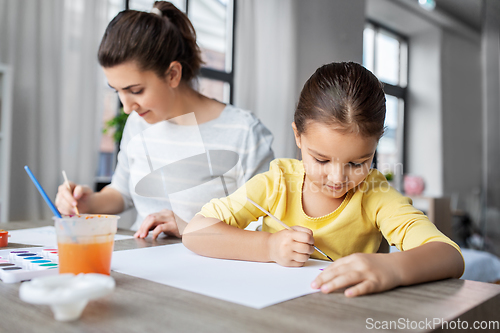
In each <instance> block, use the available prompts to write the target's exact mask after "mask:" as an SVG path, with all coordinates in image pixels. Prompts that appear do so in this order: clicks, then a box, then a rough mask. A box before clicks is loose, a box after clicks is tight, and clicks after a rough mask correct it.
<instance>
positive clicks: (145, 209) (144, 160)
mask: <svg viewBox="0 0 500 333" xmlns="http://www.w3.org/2000/svg"><path fill="white" fill-rule="evenodd" d="M98 59H99V63H100V65H101V66H102V67H103V69H104V74H105V75H106V78H107V80H108V84H109V85H110V86H111V87H112V88H113V89H115V90H116V92H117V93H118V96H119V98H120V100H121V102H122V104H123V110H124V111H125V113H127V114H130V116H129V117H128V120H127V123H126V126H125V129H124V133H123V138H122V141H121V144H120V152H119V154H118V164H117V166H116V170H115V173H114V175H113V178H112V181H111V184H110V185H109V186H107V187H105V188H104V189H102V190H101V191H100V192H97V193H94V192H93V191H92V190H91V189H90V188H89V187H87V186H82V185H77V184H74V183H71V190H68V189H67V187H66V185H65V184H62V185H61V186H59V191H58V193H57V196H56V205H57V208H58V209H59V211H60V212H61V213H63V214H75V206H77V208H78V210H79V212H80V213H82V214H83V213H95V214H99V213H101V214H104V213H107V214H117V213H121V212H122V211H124V210H126V209H129V208H131V207H135V208H136V210H137V220H136V222H135V224H134V225H133V226H132V229H134V230H137V232H136V234H135V236H136V237H141V238H144V237H146V236H147V235H148V232H149V231H150V230H153V238H156V237H157V236H158V235H159V234H160V233H162V232H164V233H166V234H169V235H174V236H177V237H180V236H181V234H182V230H183V226H184V225H185V222H184V221H189V220H190V219H192V218H193V216H194V215H195V214H196V213H197V212H198V211H199V210H200V209H201V207H202V206H203V204H205V203H206V202H208V201H209V200H211V199H212V198H217V197H221V196H224V195H226V193H228V192H226V190H227V189H237V188H238V186H241V185H243V184H244V183H245V182H246V181H248V180H249V179H250V178H252V176H254V175H256V174H258V173H259V172H264V171H267V170H268V166H269V162H271V160H272V159H273V158H274V155H273V152H272V150H271V148H270V145H271V142H272V135H271V133H270V132H269V130H268V129H267V128H266V127H265V126H263V125H262V123H261V122H260V121H259V120H258V119H257V118H256V117H255V116H254V115H252V114H251V113H250V112H248V111H245V110H241V109H238V108H236V107H234V106H231V105H226V104H223V103H221V102H218V101H216V100H214V99H211V98H208V97H207V96H204V95H202V94H200V93H199V92H197V91H196V90H195V89H194V88H193V87H192V83H193V80H196V77H197V75H198V72H199V70H200V65H201V63H202V60H201V54H200V50H199V48H198V45H197V44H196V34H195V31H194V28H193V26H192V25H191V22H190V21H189V19H188V17H187V16H186V15H185V14H184V13H183V12H181V11H180V10H178V9H177V8H176V7H175V6H174V5H173V4H171V3H169V2H165V1H157V2H155V4H154V8H153V9H152V11H151V12H150V13H148V12H141V11H135V10H125V11H122V12H120V13H119V14H118V15H117V16H116V17H115V18H114V19H113V20H112V21H111V22H110V23H109V25H108V27H107V29H106V32H105V34H104V36H103V38H102V41H101V45H100V47H99V52H98ZM143 139H144V140H143ZM147 140H149V141H147ZM209 150H210V151H221V150H223V151H229V152H230V153H233V154H232V155H237V156H238V158H239V159H238V164H237V165H236V167H235V168H233V169H232V170H230V171H228V172H227V173H225V174H224V179H225V184H221V181H220V179H216V180H214V181H213V182H211V181H207V182H205V183H201V181H198V182H196V181H194V182H193V181H192V179H187V182H189V181H191V183H188V185H189V186H190V188H188V189H186V190H183V191H177V192H176V193H171V192H174V191H175V190H173V189H172V188H175V185H176V183H175V180H176V179H181V178H182V175H186V173H189V169H188V170H173V169H170V170H169V171H170V172H169V174H167V175H166V177H170V179H174V181H171V182H170V183H167V182H165V181H164V182H163V183H161V184H157V187H158V188H159V189H160V190H161V191H160V193H159V195H157V194H155V193H153V194H151V191H150V190H152V189H151V188H146V193H138V191H137V185H138V183H139V182H140V181H141V180H142V179H146V178H145V177H147V176H148V175H149V174H152V173H153V171H155V170H159V169H161V168H162V167H164V166H169V165H174V163H176V162H178V161H183V160H186V159H188V158H190V157H193V156H195V157H196V156H203V154H205V152H208V151H209ZM212 162H213V161H212ZM185 165H187V167H188V168H189V165H188V164H187V163H186V164H185ZM174 169H175V168H174ZM172 171H179V172H172ZM224 172H225V171H224ZM192 173H195V172H192ZM188 178H192V177H188ZM215 181H218V184H215ZM170 185H172V186H170ZM223 185H224V186H223ZM189 186H188V187H189ZM148 190H149V192H148ZM229 192H230V191H229ZM164 193H168V196H167V195H165V196H164V197H161V196H162V195H163V194H164Z"/></svg>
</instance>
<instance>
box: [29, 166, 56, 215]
mask: <svg viewBox="0 0 500 333" xmlns="http://www.w3.org/2000/svg"><path fill="white" fill-rule="evenodd" d="M24 170H26V172H27V173H28V176H30V178H31V180H32V181H33V184H35V186H36V188H37V189H38V192H40V194H41V195H42V197H43V199H44V200H45V202H46V203H47V205H49V207H50V209H51V210H52V213H54V215H55V216H57V217H58V218H62V216H61V213H59V211H58V210H57V208H56V206H55V205H54V204H53V203H52V201H51V200H50V198H49V196H48V195H47V193H45V191H44V190H43V187H42V185H40V183H39V182H38V180H37V179H36V177H35V175H34V174H33V172H31V170H30V168H29V167H28V166H27V165H26V166H25V167H24Z"/></svg>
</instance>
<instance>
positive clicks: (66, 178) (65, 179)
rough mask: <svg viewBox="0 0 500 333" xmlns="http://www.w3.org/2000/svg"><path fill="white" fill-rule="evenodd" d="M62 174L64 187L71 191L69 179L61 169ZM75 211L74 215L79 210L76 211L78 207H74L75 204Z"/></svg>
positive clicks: (77, 213)
mask: <svg viewBox="0 0 500 333" xmlns="http://www.w3.org/2000/svg"><path fill="white" fill-rule="evenodd" d="M62 174H63V177H64V182H65V183H66V187H67V188H68V190H69V191H70V192H71V186H70V185H69V180H68V176H66V171H64V170H63V171H62ZM75 212H76V215H80V212H79V211H78V207H76V206H75Z"/></svg>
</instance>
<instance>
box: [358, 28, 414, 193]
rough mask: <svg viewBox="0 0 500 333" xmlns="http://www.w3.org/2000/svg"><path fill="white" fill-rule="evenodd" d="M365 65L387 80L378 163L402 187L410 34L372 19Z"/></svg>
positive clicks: (366, 32) (365, 46)
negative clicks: (391, 29)
mask: <svg viewBox="0 0 500 333" xmlns="http://www.w3.org/2000/svg"><path fill="white" fill-rule="evenodd" d="M363 65H364V66H365V67H366V68H367V69H369V70H370V71H372V72H373V73H374V74H375V75H376V76H377V77H378V78H379V79H380V81H382V83H383V84H384V91H385V94H386V107H387V113H386V118H385V133H384V135H383V136H382V138H381V139H380V142H379V145H378V147H377V159H376V167H377V169H379V170H380V171H381V172H382V173H384V174H385V175H388V174H391V175H393V179H394V185H395V187H396V188H397V189H398V190H401V189H402V180H403V158H404V151H403V149H404V109H405V98H406V86H407V82H408V43H407V40H406V38H404V37H403V36H400V35H398V34H396V33H394V32H392V31H390V30H388V29H385V28H383V27H381V26H379V25H378V24H376V23H373V22H369V23H367V24H366V26H365V30H364V33H363Z"/></svg>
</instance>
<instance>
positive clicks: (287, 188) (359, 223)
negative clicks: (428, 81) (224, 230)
mask: <svg viewBox="0 0 500 333" xmlns="http://www.w3.org/2000/svg"><path fill="white" fill-rule="evenodd" d="M304 176H305V174H304V166H303V164H302V161H299V160H295V159H276V160H274V161H272V162H271V165H270V168H269V171H268V172H265V173H262V174H258V175H256V176H254V177H253V178H252V179H250V180H249V181H248V182H247V183H246V184H245V185H244V186H243V187H241V188H239V189H238V190H237V191H236V192H234V193H233V194H231V195H230V196H228V197H226V198H222V199H213V200H211V201H210V202H209V203H207V204H206V205H204V206H203V208H202V210H201V212H200V213H199V214H201V215H203V216H205V217H212V218H216V219H219V220H221V221H224V222H225V223H227V224H230V225H232V226H235V227H238V228H241V229H244V228H245V227H246V226H247V225H248V224H249V223H250V222H252V221H256V220H257V219H258V218H259V217H260V216H265V214H264V213H262V212H261V211H260V210H259V209H257V208H256V207H254V206H253V205H252V204H251V203H250V202H248V200H246V197H249V198H250V199H252V200H253V201H255V202H256V203H258V204H259V205H260V206H262V207H263V208H264V209H266V210H267V211H269V212H270V213H271V214H273V215H274V216H276V217H277V218H278V219H280V220H281V221H283V222H284V223H286V224H287V225H289V226H294V225H299V226H303V227H306V228H309V229H311V230H312V231H313V233H314V240H315V244H314V245H316V246H317V247H319V248H320V249H321V250H323V251H324V252H325V253H326V254H328V255H329V256H330V257H331V258H332V259H334V260H336V259H338V258H341V257H344V256H347V255H349V254H352V253H357V252H364V253H373V252H376V251H377V250H378V248H379V246H380V242H381V240H382V236H383V237H385V238H386V239H387V241H388V242H389V244H390V245H395V246H396V247H397V248H398V249H399V250H401V251H405V250H409V249H412V248H414V247H417V246H419V245H422V244H425V243H429V242H444V243H448V244H450V245H452V246H453V247H455V248H456V249H457V251H459V252H460V248H459V246H458V245H457V244H455V243H454V242H453V241H452V240H450V239H449V238H448V237H446V236H445V235H443V234H442V233H441V232H440V231H439V230H438V229H437V228H436V226H435V225H434V224H433V223H432V222H430V221H429V219H428V218H427V216H425V215H424V214H423V213H422V212H421V211H419V210H418V209H416V208H415V207H413V206H412V201H411V199H410V198H407V197H405V196H403V195H401V194H400V193H399V192H398V191H396V190H395V189H394V188H392V187H391V186H390V185H389V183H388V182H387V180H386V179H385V177H384V176H383V175H382V174H381V173H380V172H379V171H378V170H376V169H372V170H371V171H370V173H369V174H368V176H367V177H366V179H365V180H364V181H363V182H362V183H361V184H360V185H359V186H358V187H357V188H355V189H352V190H350V191H349V192H348V193H347V195H346V197H345V199H344V201H343V202H342V204H341V205H340V206H339V207H338V208H337V209H336V210H335V211H333V212H331V213H330V214H328V215H325V216H321V217H310V216H308V215H307V214H306V213H304V210H303V209H302V186H303V183H304ZM282 229H283V227H282V226H281V225H280V224H279V223H277V222H276V221H274V220H273V219H271V218H270V217H267V216H266V217H264V223H263V227H262V230H263V231H267V232H271V233H273V232H277V231H280V230H282ZM460 253H461V252H460ZM311 257H313V258H317V259H325V258H324V257H323V256H322V255H321V254H320V253H318V252H314V253H313V254H312V255H311Z"/></svg>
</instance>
